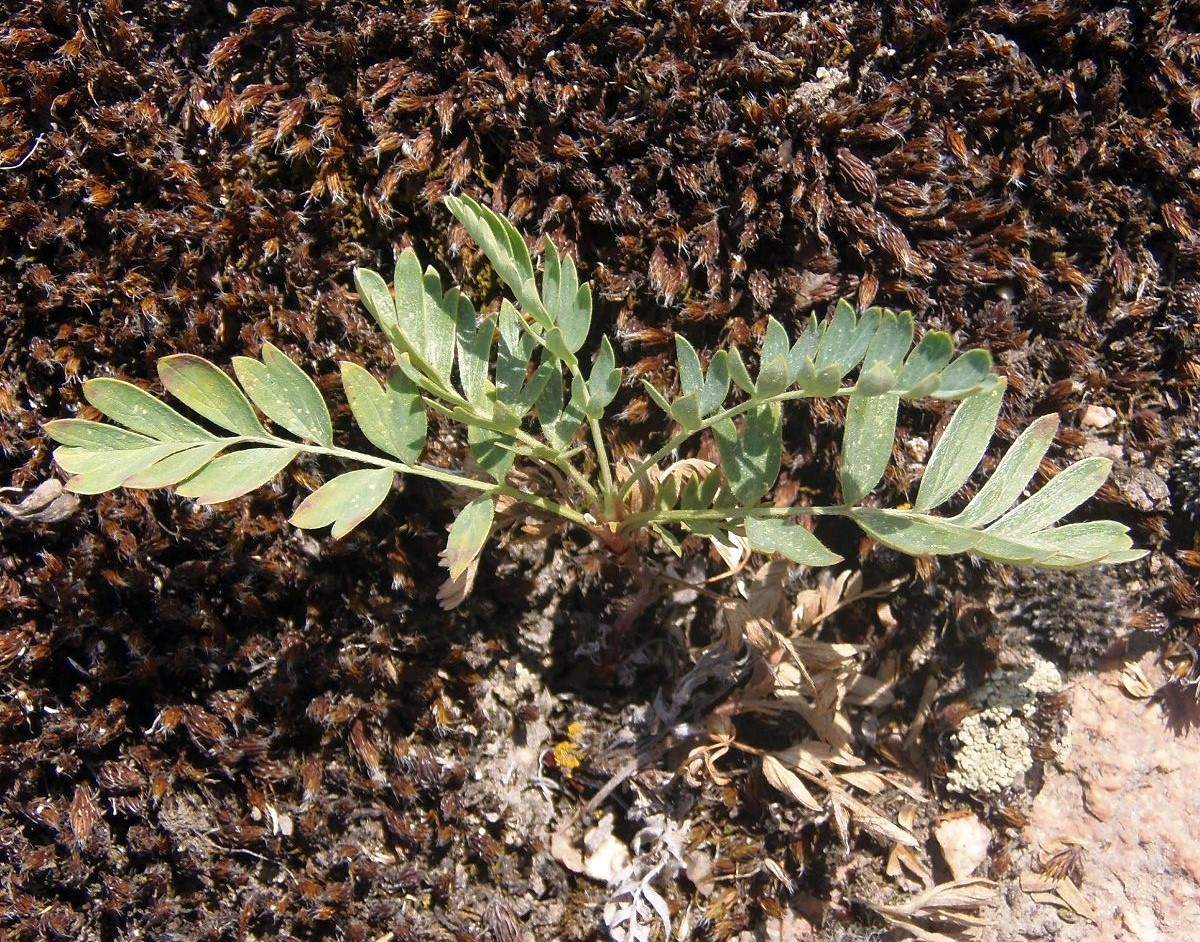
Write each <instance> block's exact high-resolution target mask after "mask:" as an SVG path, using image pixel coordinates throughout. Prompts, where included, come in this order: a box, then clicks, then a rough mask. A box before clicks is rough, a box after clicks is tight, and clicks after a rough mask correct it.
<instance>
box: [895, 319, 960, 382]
mask: <svg viewBox="0 0 1200 942" xmlns="http://www.w3.org/2000/svg"><path fill="white" fill-rule="evenodd" d="M952 356H954V341H953V339H951V337H950V335H949V334H948V333H946V332H945V331H942V330H931V331H930V332H929V333H927V334H926V335H925V336H924V337H922V338H921V342H920V343H918V344H917V345H916V346H915V347H913V351H912V353H910V354H909V355H908V359H906V360H905V361H904V366H903V368H901V370H900V375H899V377H898V378H897V381H896V388H898V389H900V390H902V391H903V393H904V394H906V395H910V396H911V395H912V390H914V389H918V390H924V389H928V392H933V391H934V390H935V389H936V388H937V387H938V386H940V385H941V379H940V377H939V375H938V374H940V373H941V371H942V370H943V369H944V368H945V366H946V364H947V363H949V362H950V358H951V357H952ZM932 377H938V378H937V380H936V382H933V383H929V382H928V381H929V380H930V379H931V378H932ZM918 384H925V385H922V386H919V385H918ZM927 394H928V393H927ZM914 398H915V396H914Z"/></svg>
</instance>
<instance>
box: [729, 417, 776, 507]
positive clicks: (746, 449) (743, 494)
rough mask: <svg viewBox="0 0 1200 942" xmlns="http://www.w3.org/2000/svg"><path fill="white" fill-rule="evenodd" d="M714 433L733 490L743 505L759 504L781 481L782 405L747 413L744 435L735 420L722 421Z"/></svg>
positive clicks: (743, 429)
mask: <svg viewBox="0 0 1200 942" xmlns="http://www.w3.org/2000/svg"><path fill="white" fill-rule="evenodd" d="M712 430H713V437H714V438H715V439H716V441H717V449H718V451H720V453H721V467H722V468H723V469H724V472H725V479H726V480H727V481H728V482H729V487H730V489H731V490H732V491H733V493H734V495H735V496H736V497H737V499H738V500H739V501H740V502H741V503H742V504H743V505H747V506H749V505H753V504H756V503H758V502H759V501H760V500H761V499H762V498H763V496H764V495H765V494H766V493H767V491H769V490H770V489H771V487H772V486H773V485H774V484H775V479H776V478H777V477H779V465H780V461H781V459H782V455H783V422H782V418H781V415H780V410H779V403H777V402H772V403H769V404H767V405H763V406H757V407H755V408H753V409H750V410H749V411H748V412H746V414H745V420H744V425H743V428H742V431H741V434H739V433H738V430H737V427H736V426H735V425H734V423H733V420H732V419H722V420H721V421H720V422H717V423H716V424H715V425H713V427H712Z"/></svg>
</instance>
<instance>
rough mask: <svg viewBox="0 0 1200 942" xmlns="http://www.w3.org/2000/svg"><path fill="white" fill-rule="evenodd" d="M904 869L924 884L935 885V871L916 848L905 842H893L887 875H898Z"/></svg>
mask: <svg viewBox="0 0 1200 942" xmlns="http://www.w3.org/2000/svg"><path fill="white" fill-rule="evenodd" d="M903 870H907V871H908V872H909V873H910V874H912V875H913V876H914V877H916V878H917V879H918V880H919V881H920V882H921V885H922V886H925V887H930V886H933V871H932V870H930V869H929V867H928V865H927V864H926V863H925V861H924V860H922V859H921V858H920V856H919V855H918V854H917V852H916V850H914V849H913V848H911V847H906V846H904V845H903V844H893V845H892V849H891V850H890V851H889V852H888V860H887V875H888V876H889V877H898V876H900V874H901V872H902V871H903Z"/></svg>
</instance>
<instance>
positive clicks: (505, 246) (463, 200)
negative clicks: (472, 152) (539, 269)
mask: <svg viewBox="0 0 1200 942" xmlns="http://www.w3.org/2000/svg"><path fill="white" fill-rule="evenodd" d="M445 202H446V208H447V209H449V210H450V212H451V213H453V214H454V218H456V219H457V220H458V221H459V222H461V223H462V224H463V226H464V228H466V230H467V232H468V233H469V234H470V236H471V238H472V239H474V240H475V244H476V245H478V246H479V247H480V248H481V249H483V253H484V255H486V256H487V257H488V261H489V262H491V263H492V268H493V270H495V272H496V274H497V275H499V276H500V280H501V281H503V282H504V283H505V284H506V285H508V287H509V290H510V291H512V293H513V295H514V296H515V297H516V299H517V302H518V303H519V304H520V305H521V308H522V309H523V310H524V311H525V312H526V313H528V314H529V315H530V316H532V317H533V318H534V320H536V321H537V322H538V323H539V324H541V325H542V327H544V328H546V329H549V328H551V327H553V326H554V321H553V319H552V318H551V316H550V313H549V312H548V311H547V310H546V307H545V305H544V304H543V303H542V298H541V295H539V294H538V290H537V284H536V283H535V282H534V276H533V259H532V258H531V257H530V255H529V247H528V246H526V245H525V240H524V239H523V238H522V237H521V234H520V233H519V232H517V230H516V229H515V228H514V227H513V225H512V223H510V222H509V221H508V220H507V219H505V218H504V217H503V216H500V215H499V214H498V213H496V212H494V211H492V210H491V209H488V208H487V207H486V206H481V205H480V204H479V203H477V202H475V200H473V199H471V197H469V196H447V197H446V201H445Z"/></svg>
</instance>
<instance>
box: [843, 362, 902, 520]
mask: <svg viewBox="0 0 1200 942" xmlns="http://www.w3.org/2000/svg"><path fill="white" fill-rule="evenodd" d="M883 368H884V369H887V367H883ZM899 409H900V400H898V399H897V398H896V397H895V396H865V395H864V396H860V395H853V396H851V397H850V402H849V403H848V404H847V406H846V427H845V430H844V432H843V435H842V462H841V466H840V468H839V476H840V478H841V482H842V500H843V501H845V503H847V504H857V503H858V502H859V501H860V500H862V499H863V498H864V497H866V496H867V495H868V494H870V493H871V491H873V490H874V489H875V485H877V484H878V483H879V481H880V479H881V478H882V477H883V472H884V471H885V470H887V466H888V462H889V461H890V460H891V457H892V445H893V444H894V443H895V441H896V415H897V413H898V412H899Z"/></svg>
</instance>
